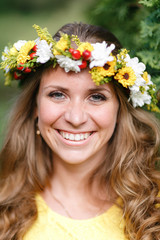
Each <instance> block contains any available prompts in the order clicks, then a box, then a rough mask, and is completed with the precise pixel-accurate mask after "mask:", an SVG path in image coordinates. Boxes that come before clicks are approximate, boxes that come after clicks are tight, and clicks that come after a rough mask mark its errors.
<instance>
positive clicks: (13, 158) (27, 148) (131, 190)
mask: <svg viewBox="0 0 160 240" xmlns="http://www.w3.org/2000/svg"><path fill="white" fill-rule="evenodd" d="M60 31H63V32H66V33H68V34H75V35H78V36H79V37H81V38H82V39H83V40H86V38H87V39H88V41H89V40H90V41H91V40H93V39H94V40H95V39H99V40H105V41H107V36H108V39H109V40H108V41H107V42H113V43H115V44H116V46H117V48H116V51H118V49H119V48H120V43H118V40H117V39H116V38H115V37H114V36H113V35H112V34H111V33H109V32H108V31H106V30H103V29H102V28H99V27H96V26H91V25H87V24H76V23H75V24H68V25H66V26H64V27H63V28H62V29H60ZM58 34H59V32H58V33H57V34H56V35H55V37H56V38H57V37H58V36H59V35H58ZM82 35H83V36H82ZM115 54H116V53H115ZM43 71H44V70H43V69H41V70H40V71H38V72H36V73H35V74H34V75H33V76H32V77H31V78H28V79H25V82H24V86H23V88H22V93H21V94H20V96H19V98H18V99H17V102H16V104H15V106H14V109H13V112H12V115H11V118H10V123H9V129H8V133H7V136H6V140H5V143H4V147H3V149H2V151H1V154H0V162H1V176H0V189H1V193H0V212H1V214H0V239H1V240H8V239H11V240H15V239H16V240H21V239H22V237H23V235H24V234H25V232H26V231H27V230H28V228H29V227H30V226H31V225H32V224H33V222H34V221H35V220H36V217H37V208H36V203H35V194H36V193H38V192H41V191H43V190H44V188H45V186H46V185H47V183H48V182H49V179H50V177H51V176H52V174H53V163H52V152H51V150H50V149H49V147H48V146H47V144H46V143H45V141H44V140H43V139H42V138H41V137H37V136H36V133H35V132H36V119H35V108H36V96H37V93H38V89H39V84H40V80H41V76H42V74H43ZM114 91H115V92H116V94H117V97H118V99H119V103H120V108H119V114H118V123H117V126H116V130H115V132H114V134H113V136H112V138H111V139H110V141H109V143H108V154H107V156H106V159H105V161H104V162H103V163H102V164H101V165H100V166H99V168H98V169H96V170H95V172H94V173H93V175H92V178H94V176H97V175H98V176H99V178H100V182H105V183H109V184H110V185H111V187H112V188H113V189H114V191H115V192H116V193H117V194H118V196H120V197H121V198H122V200H123V203H124V204H123V212H124V218H125V219H126V234H127V236H128V238H129V239H130V240H133V239H134V240H151V239H152V240H153V239H156V240H158V239H159V238H160V236H159V233H160V209H158V208H156V204H157V203H160V200H159V199H158V198H157V194H158V191H159V186H158V183H159V180H160V173H159V172H158V171H157V170H156V168H155V163H156V162H157V161H158V160H159V144H160V131H159V124H158V122H157V120H156V119H155V118H154V117H153V116H151V114H149V113H148V112H145V111H143V110H140V109H134V108H133V107H132V106H131V104H130V103H129V102H128V100H127V93H125V92H124V89H123V88H121V87H120V86H118V85H114ZM46 156H47V157H46ZM46 160H47V161H46Z"/></svg>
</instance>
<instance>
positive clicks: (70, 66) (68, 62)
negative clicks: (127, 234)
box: [55, 55, 82, 73]
mask: <svg viewBox="0 0 160 240" xmlns="http://www.w3.org/2000/svg"><path fill="white" fill-rule="evenodd" d="M55 57H56V59H57V62H58V64H59V65H60V67H62V68H64V70H65V72H69V71H74V72H76V73H77V72H80V70H81V69H80V68H79V65H81V64H82V60H77V61H75V60H72V59H71V58H69V57H66V56H64V55H56V56H55Z"/></svg>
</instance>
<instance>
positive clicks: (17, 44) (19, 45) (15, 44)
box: [13, 40, 27, 51]
mask: <svg viewBox="0 0 160 240" xmlns="http://www.w3.org/2000/svg"><path fill="white" fill-rule="evenodd" d="M26 42H27V41H26V40H19V41H18V42H16V43H14V44H13V46H14V47H15V48H16V49H17V51H20V49H21V47H22V46H23V45H24V44H25V43H26Z"/></svg>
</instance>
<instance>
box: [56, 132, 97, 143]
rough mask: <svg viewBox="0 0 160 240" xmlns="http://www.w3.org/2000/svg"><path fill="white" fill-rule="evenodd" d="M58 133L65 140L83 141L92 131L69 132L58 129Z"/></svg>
mask: <svg viewBox="0 0 160 240" xmlns="http://www.w3.org/2000/svg"><path fill="white" fill-rule="evenodd" d="M58 132H59V134H60V135H61V136H62V137H63V138H64V139H67V140H70V141H83V140H86V139H87V138H88V137H89V136H90V135H91V134H92V133H93V132H84V133H70V132H66V131H61V130H59V131H58Z"/></svg>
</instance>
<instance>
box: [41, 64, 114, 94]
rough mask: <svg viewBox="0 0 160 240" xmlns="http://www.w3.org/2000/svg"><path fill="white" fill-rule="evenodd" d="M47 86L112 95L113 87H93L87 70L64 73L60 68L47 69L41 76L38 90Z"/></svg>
mask: <svg viewBox="0 0 160 240" xmlns="http://www.w3.org/2000/svg"><path fill="white" fill-rule="evenodd" d="M49 86H61V87H62V88H67V89H74V90H75V91H76V90H78V89H81V90H82V89H93V90H94V89H96V90H98V89H106V90H108V91H110V92H111V93H114V89H113V86H112V85H111V84H110V83H107V84H103V85H100V86H97V85H95V83H94V82H93V80H92V79H91V74H90V73H89V69H84V70H83V71H81V72H79V73H75V72H68V73H66V72H65V71H64V69H62V68H60V67H56V68H55V69H53V68H49V69H47V70H46V71H45V72H44V73H43V75H42V78H41V83H40V90H42V89H44V88H47V87H49Z"/></svg>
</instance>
